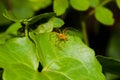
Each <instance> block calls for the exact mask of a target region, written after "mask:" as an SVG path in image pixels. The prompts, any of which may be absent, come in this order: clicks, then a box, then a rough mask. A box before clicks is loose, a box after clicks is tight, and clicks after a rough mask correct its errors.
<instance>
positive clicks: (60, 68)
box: [0, 29, 105, 80]
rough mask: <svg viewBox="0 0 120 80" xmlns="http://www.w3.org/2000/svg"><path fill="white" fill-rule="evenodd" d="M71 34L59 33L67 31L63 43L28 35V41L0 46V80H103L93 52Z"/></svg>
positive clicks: (54, 35) (50, 35)
mask: <svg viewBox="0 0 120 80" xmlns="http://www.w3.org/2000/svg"><path fill="white" fill-rule="evenodd" d="M72 30H73V31H72ZM72 30H70V29H67V30H64V31H63V32H65V31H67V32H65V35H66V36H67V40H66V41H64V40H60V38H59V37H58V36H57V33H56V32H50V33H44V34H38V35H34V34H32V33H30V37H31V39H32V41H31V39H29V38H28V37H22V38H13V39H10V40H8V41H7V42H6V43H5V44H1V45H0V67H1V68H4V72H3V80H11V78H12V80H50V79H51V80H105V77H104V76H103V74H102V69H101V66H100V64H99V63H98V61H97V59H96V58H95V54H94V51H93V50H92V49H90V48H88V47H87V46H86V45H85V44H84V43H83V42H82V40H81V39H80V37H79V36H80V35H79V34H78V31H74V29H72ZM33 41H34V43H33ZM38 60H39V61H40V62H41V64H42V66H43V69H42V71H41V72H38V70H37V69H38V63H39V62H38ZM93 73H95V74H93Z"/></svg>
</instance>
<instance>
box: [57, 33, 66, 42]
mask: <svg viewBox="0 0 120 80" xmlns="http://www.w3.org/2000/svg"><path fill="white" fill-rule="evenodd" d="M56 34H57V36H58V38H59V39H60V40H64V41H67V36H66V35H65V34H62V33H56Z"/></svg>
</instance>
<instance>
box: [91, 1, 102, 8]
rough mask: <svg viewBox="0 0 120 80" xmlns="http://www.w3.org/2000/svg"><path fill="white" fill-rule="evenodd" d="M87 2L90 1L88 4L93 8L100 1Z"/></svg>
mask: <svg viewBox="0 0 120 80" xmlns="http://www.w3.org/2000/svg"><path fill="white" fill-rule="evenodd" d="M89 2H90V6H91V7H94V8H95V7H97V6H98V4H99V3H100V0H89Z"/></svg>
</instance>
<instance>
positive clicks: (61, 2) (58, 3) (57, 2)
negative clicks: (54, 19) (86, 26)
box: [53, 0, 68, 16]
mask: <svg viewBox="0 0 120 80" xmlns="http://www.w3.org/2000/svg"><path fill="white" fill-rule="evenodd" d="M53 8H54V12H55V13H56V14H57V16H59V15H62V14H64V13H65V11H66V9H67V8H68V0H54V2H53Z"/></svg>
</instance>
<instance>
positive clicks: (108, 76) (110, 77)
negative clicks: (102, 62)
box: [105, 73, 119, 80]
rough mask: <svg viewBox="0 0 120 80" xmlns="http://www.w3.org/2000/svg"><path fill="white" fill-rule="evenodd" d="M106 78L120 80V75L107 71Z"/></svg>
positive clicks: (107, 79)
mask: <svg viewBox="0 0 120 80" xmlns="http://www.w3.org/2000/svg"><path fill="white" fill-rule="evenodd" d="M105 76H106V80H118V79H119V75H115V74H110V73H106V74H105Z"/></svg>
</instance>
